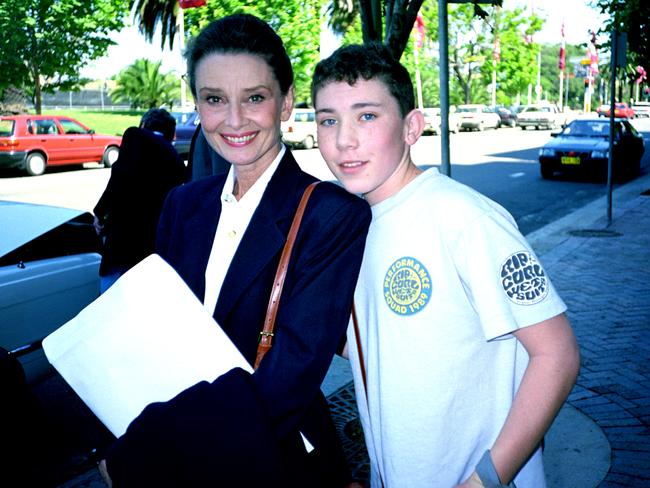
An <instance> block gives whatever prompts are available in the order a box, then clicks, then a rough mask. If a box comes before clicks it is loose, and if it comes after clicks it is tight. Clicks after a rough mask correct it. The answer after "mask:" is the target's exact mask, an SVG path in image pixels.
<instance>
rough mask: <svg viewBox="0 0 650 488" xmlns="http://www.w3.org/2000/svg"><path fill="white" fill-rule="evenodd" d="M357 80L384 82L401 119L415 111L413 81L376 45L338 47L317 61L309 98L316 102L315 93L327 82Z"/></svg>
mask: <svg viewBox="0 0 650 488" xmlns="http://www.w3.org/2000/svg"><path fill="white" fill-rule="evenodd" d="M359 78H362V79H364V80H372V79H378V80H379V81H381V82H382V83H384V84H385V85H386V88H388V91H389V92H390V94H391V95H393V97H395V100H397V104H398V105H399V108H400V113H401V115H402V117H405V116H406V114H408V113H409V112H410V111H411V110H413V109H414V108H415V96H414V95H413V82H412V81H411V77H410V75H409V73H408V71H407V70H406V68H405V67H404V66H402V65H401V64H400V63H399V61H397V60H396V59H395V58H394V57H393V56H392V55H391V53H390V51H389V50H388V48H387V47H386V46H385V45H384V44H381V43H377V42H374V43H369V44H363V45H361V44H351V45H349V46H343V47H340V48H339V49H337V50H336V51H334V53H333V54H332V55H331V56H330V57H329V58H326V59H323V60H322V61H321V62H319V63H318V64H317V65H316V69H315V71H314V77H313V79H312V84H311V99H312V101H313V102H314V103H316V94H317V92H318V90H320V89H321V88H323V87H324V86H325V85H327V84H328V83H332V82H341V81H344V82H346V83H347V84H348V85H354V84H355V83H356V81H357V80H358V79H359Z"/></svg>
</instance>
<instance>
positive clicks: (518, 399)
mask: <svg viewBox="0 0 650 488" xmlns="http://www.w3.org/2000/svg"><path fill="white" fill-rule="evenodd" d="M312 99H313V100H314V105H315V108H316V118H317V123H318V143H319V148H320V151H321V153H322V155H323V158H324V159H325V161H326V162H327V165H328V166H329V168H330V170H331V171H332V172H333V173H334V175H335V176H336V177H337V178H338V179H339V180H340V181H341V183H342V184H343V185H344V186H345V188H346V189H347V190H348V191H350V192H353V193H359V194H363V196H364V197H365V198H366V200H367V201H368V203H370V205H371V206H372V212H373V221H372V224H371V227H370V231H369V233H368V240H367V244H366V251H365V255H364V259H363V264H362V267H361V273H360V276H359V281H358V283H357V288H356V292H355V305H356V313H357V317H358V319H359V345H360V349H361V350H360V351H359V348H358V345H357V342H356V338H355V331H354V328H352V327H350V328H349V329H348V347H349V354H350V362H351V365H352V369H353V374H354V380H355V389H356V392H357V403H358V406H359V412H360V417H361V421H362V425H363V428H364V433H365V439H366V445H367V447H368V452H369V455H370V459H371V484H372V486H373V487H379V486H384V487H386V488H392V487H402V486H404V487H409V488H418V487H425V486H426V487H441V488H450V487H452V486H462V487H479V486H486V487H493V486H502V485H507V484H508V483H510V482H511V481H512V480H513V479H514V480H515V482H516V483H517V486H518V487H519V488H528V487H535V488H536V487H544V486H545V481H544V471H543V466H542V460H541V452H540V449H538V447H539V445H540V442H541V440H542V437H543V435H544V433H545V432H546V430H547V429H548V427H549V426H550V424H551V423H552V421H553V419H554V417H555V415H556V414H557V412H558V410H559V409H560V407H561V406H562V404H563V402H564V400H565V399H566V397H567V395H568V394H569V392H570V390H571V388H572V386H573V384H574V382H575V379H576V376H577V374H578V369H579V353H578V348H577V345H576V342H575V339H574V336H573V333H572V331H571V327H570V325H569V323H568V321H567V319H566V317H565V315H564V311H565V309H566V307H565V305H564V303H563V302H562V300H561V299H560V297H559V296H558V295H557V293H556V291H555V289H554V288H553V286H552V285H551V283H550V281H549V279H548V277H547V276H546V275H545V273H544V270H543V268H542V267H541V265H540V264H539V262H538V261H537V258H536V257H535V255H534V253H533V251H532V250H531V248H530V247H529V245H528V244H527V242H526V240H525V239H524V238H523V236H522V235H521V234H520V233H519V232H518V230H517V227H516V224H515V222H514V221H513V219H512V217H511V216H510V215H509V214H508V213H507V212H506V211H505V210H504V209H503V208H502V207H500V206H499V205H498V204H496V203H494V202H492V201H491V200H489V199H487V198H486V197H484V196H482V195H480V194H478V193H477V192H475V191H474V190H472V189H470V188H468V187H466V186H464V185H462V184H460V183H457V182H455V181H453V180H451V179H450V178H447V177H446V176H443V175H441V174H440V173H439V172H438V170H437V169H436V168H431V169H429V170H427V171H424V172H423V171H422V170H420V169H419V168H418V167H417V166H415V164H414V163H413V162H412V161H411V158H410V146H412V145H413V144H415V142H416V141H417V140H418V138H419V137H420V135H421V134H422V129H423V127H424V120H423V116H422V114H421V113H420V112H419V111H417V110H415V109H414V107H415V102H414V97H413V86H412V83H411V80H410V77H409V74H408V72H407V71H406V69H405V68H404V67H403V66H402V65H400V64H399V63H398V62H397V61H395V60H394V59H393V58H392V57H391V55H390V54H389V52H388V51H387V49H386V48H385V47H384V46H382V45H364V46H347V47H343V48H340V49H339V50H337V51H336V52H335V53H334V54H333V55H332V56H331V57H330V58H328V59H325V60H323V61H321V62H320V63H319V64H318V66H317V67H316V71H315V74H314V79H313V84H312ZM360 361H362V363H363V367H362V366H361V363H360ZM363 369H365V375H364V371H363ZM364 384H366V385H367V388H365V387H364ZM364 390H366V391H365V392H364Z"/></svg>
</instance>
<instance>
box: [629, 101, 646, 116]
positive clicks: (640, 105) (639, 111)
mask: <svg viewBox="0 0 650 488" xmlns="http://www.w3.org/2000/svg"><path fill="white" fill-rule="evenodd" d="M632 110H634V116H635V117H650V102H634V103H633V104H632Z"/></svg>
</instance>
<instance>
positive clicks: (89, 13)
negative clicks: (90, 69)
mask: <svg viewBox="0 0 650 488" xmlns="http://www.w3.org/2000/svg"><path fill="white" fill-rule="evenodd" d="M126 2H127V0H21V1H18V2H7V1H5V2H0V32H2V35H0V52H1V53H2V56H0V73H2V77H0V89H3V88H6V87H8V86H11V85H14V86H16V87H19V88H24V89H25V90H26V91H27V92H28V93H29V95H30V96H31V98H32V100H33V102H34V105H35V107H36V111H37V112H38V113H40V110H41V93H42V92H54V91H55V90H57V89H58V90H70V89H75V88H77V87H79V86H80V85H82V84H83V83H84V82H85V81H87V80H84V79H82V78H80V77H79V71H80V69H81V68H82V67H83V66H84V65H86V64H87V63H88V62H89V61H91V60H93V59H97V58H100V57H102V56H104V55H105V54H106V51H107V49H108V47H109V46H110V45H112V44H114V42H113V41H112V40H110V38H109V33H110V32H111V31H114V30H119V29H120V28H122V27H123V26H124V22H123V19H124V18H125V16H126V15H127V14H128V10H127V3H126Z"/></svg>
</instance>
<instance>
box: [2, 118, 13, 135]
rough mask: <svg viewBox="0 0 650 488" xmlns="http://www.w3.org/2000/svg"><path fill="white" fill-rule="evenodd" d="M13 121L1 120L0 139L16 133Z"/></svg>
mask: <svg viewBox="0 0 650 488" xmlns="http://www.w3.org/2000/svg"><path fill="white" fill-rule="evenodd" d="M14 125H15V122H14V121H13V120H0V137H9V136H11V135H12V134H13V133H14Z"/></svg>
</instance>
